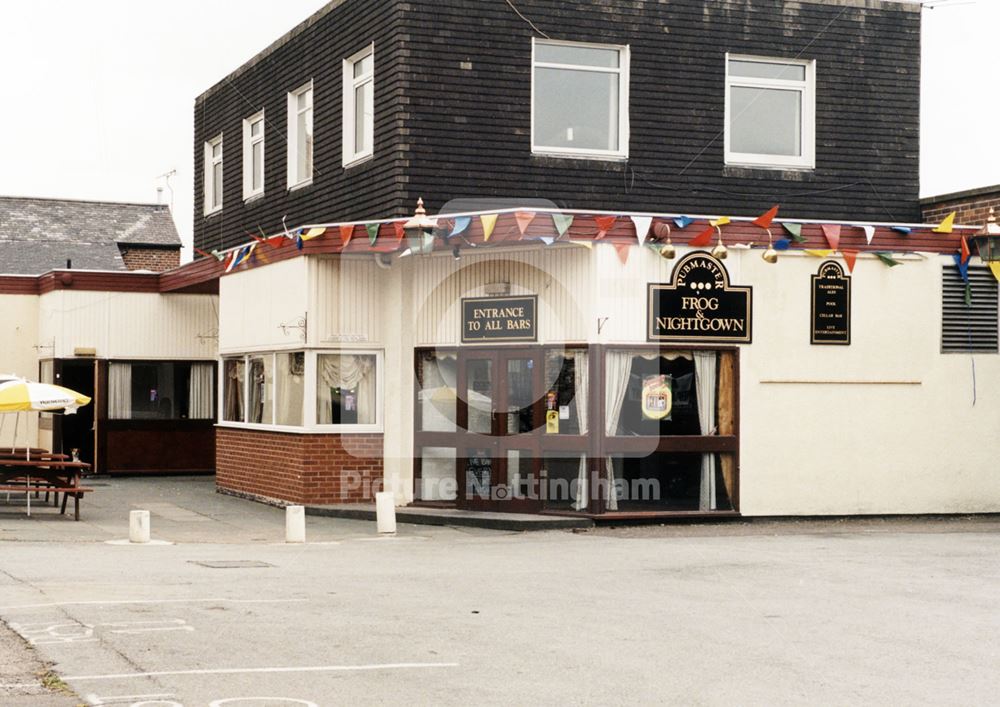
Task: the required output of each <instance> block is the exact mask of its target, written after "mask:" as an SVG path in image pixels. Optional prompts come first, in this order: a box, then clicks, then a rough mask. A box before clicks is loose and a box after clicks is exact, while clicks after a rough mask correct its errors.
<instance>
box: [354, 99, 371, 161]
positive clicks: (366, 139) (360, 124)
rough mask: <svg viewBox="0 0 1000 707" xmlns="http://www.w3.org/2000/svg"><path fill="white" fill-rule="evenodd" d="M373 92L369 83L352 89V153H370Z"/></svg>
mask: <svg viewBox="0 0 1000 707" xmlns="http://www.w3.org/2000/svg"><path fill="white" fill-rule="evenodd" d="M373 98H374V90H373V84H372V83H371V82H370V81H369V82H367V83H364V84H362V85H360V86H358V87H357V88H355V89H354V152H355V154H358V153H362V152H370V151H371V147H372V145H371V141H372V135H371V127H372V123H373V119H374V114H375V111H374V105H373V104H374V101H373Z"/></svg>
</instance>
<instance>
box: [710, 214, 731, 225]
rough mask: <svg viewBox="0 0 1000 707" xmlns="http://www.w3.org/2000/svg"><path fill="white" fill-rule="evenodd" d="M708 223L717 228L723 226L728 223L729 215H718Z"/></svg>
mask: <svg viewBox="0 0 1000 707" xmlns="http://www.w3.org/2000/svg"><path fill="white" fill-rule="evenodd" d="M709 223H710V224H712V227H713V228H718V227H719V226H725V225H726V224H727V223H729V217H728V216H720V217H719V218H717V219H715V220H714V221H709Z"/></svg>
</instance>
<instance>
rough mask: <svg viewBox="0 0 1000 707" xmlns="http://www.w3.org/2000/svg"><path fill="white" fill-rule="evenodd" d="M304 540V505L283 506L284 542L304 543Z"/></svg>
mask: <svg viewBox="0 0 1000 707" xmlns="http://www.w3.org/2000/svg"><path fill="white" fill-rule="evenodd" d="M305 541H306V509H305V506H285V542H286V543H304V542H305Z"/></svg>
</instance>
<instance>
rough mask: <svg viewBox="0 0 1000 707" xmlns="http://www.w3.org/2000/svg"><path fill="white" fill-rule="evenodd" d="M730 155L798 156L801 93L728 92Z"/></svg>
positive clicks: (782, 91) (763, 90) (800, 146)
mask: <svg viewBox="0 0 1000 707" xmlns="http://www.w3.org/2000/svg"><path fill="white" fill-rule="evenodd" d="M731 91H732V93H731V94H730V95H731V102H730V125H729V130H730V143H729V146H730V151H732V152H744V153H751V154H757V155H786V156H794V157H798V156H801V155H802V93H801V92H800V91H784V90H778V89H770V88H744V87H741V86H734V87H732V89H731Z"/></svg>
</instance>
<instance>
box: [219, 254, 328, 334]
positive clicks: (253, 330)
mask: <svg viewBox="0 0 1000 707" xmlns="http://www.w3.org/2000/svg"><path fill="white" fill-rule="evenodd" d="M308 260H309V259H308V258H292V259H291V260H283V261H281V262H278V263H273V264H270V265H265V266H263V267H257V268H253V269H250V270H246V271H242V272H236V273H233V274H230V275H225V276H223V277H222V278H220V279H219V300H220V302H219V324H218V326H219V350H220V352H222V353H223V354H225V353H243V352H247V351H254V350H266V349H269V348H271V349H273V348H288V347H290V346H296V345H298V346H301V345H302V344H303V342H304V341H305V339H304V338H303V333H304V332H303V331H302V329H300V328H298V327H297V325H298V324H300V323H301V322H302V320H303V319H304V318H305V316H306V310H307V308H308V306H309V299H308V293H309V273H308ZM282 325H284V328H282Z"/></svg>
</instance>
